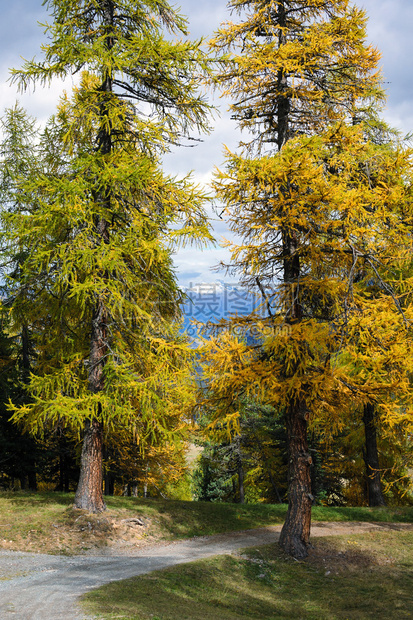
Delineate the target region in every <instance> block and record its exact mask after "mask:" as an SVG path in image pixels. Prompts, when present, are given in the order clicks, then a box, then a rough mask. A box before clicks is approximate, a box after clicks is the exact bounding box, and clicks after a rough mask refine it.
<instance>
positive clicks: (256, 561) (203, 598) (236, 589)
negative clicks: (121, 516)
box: [83, 531, 413, 620]
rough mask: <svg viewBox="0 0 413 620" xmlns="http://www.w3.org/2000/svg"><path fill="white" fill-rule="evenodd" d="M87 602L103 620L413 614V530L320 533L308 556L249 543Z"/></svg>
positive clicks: (354, 618)
mask: <svg viewBox="0 0 413 620" xmlns="http://www.w3.org/2000/svg"><path fill="white" fill-rule="evenodd" d="M83 604H84V606H85V610H86V611H87V612H88V613H93V614H96V615H97V617H99V618H104V619H105V620H109V619H110V620H115V619H121V618H122V619H123V620H149V619H151V620H216V619H217V618H219V619H220V620H242V619H243V618H250V619H254V618H257V619H258V618H260V619H263V618H266V620H283V619H285V620H291V619H292V618H294V620H336V619H337V620H339V619H340V620H361V619H369V618H371V619H372V620H389V618H397V619H398V620H403V619H408V618H409V619H410V618H412V609H413V533H412V532H395V531H392V532H386V533H381V532H380V533H376V532H374V533H371V534H367V535H363V536H351V537H349V536H345V537H344V536H341V537H334V538H328V539H327V538H326V539H319V540H317V541H316V543H315V549H314V551H313V552H312V554H311V556H310V558H308V559H307V560H306V561H304V562H298V561H296V560H293V559H292V558H290V557H288V556H286V555H284V554H283V553H282V552H281V551H280V550H279V548H278V547H277V546H276V545H271V546H266V547H261V548H258V549H248V550H245V552H244V553H243V554H242V556H240V557H237V556H221V557H215V558H212V559H208V560H202V561H198V562H193V563H190V564H185V565H181V566H178V567H175V568H171V569H167V570H163V571H157V572H154V573H151V574H148V575H144V576H142V577H136V578H133V579H128V580H126V581H121V582H115V583H111V584H108V585H105V586H103V587H101V588H99V589H98V590H95V591H93V592H90V593H88V594H87V595H85V596H84V597H83Z"/></svg>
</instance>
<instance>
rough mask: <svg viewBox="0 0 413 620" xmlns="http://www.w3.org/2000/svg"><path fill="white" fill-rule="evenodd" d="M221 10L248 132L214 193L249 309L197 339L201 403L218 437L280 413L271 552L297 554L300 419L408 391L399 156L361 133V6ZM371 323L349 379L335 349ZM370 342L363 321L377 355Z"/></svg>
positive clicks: (333, 423) (371, 70) (405, 226)
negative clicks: (251, 413)
mask: <svg viewBox="0 0 413 620" xmlns="http://www.w3.org/2000/svg"><path fill="white" fill-rule="evenodd" d="M229 6H230V8H231V9H232V11H233V13H234V14H236V15H238V16H240V19H239V20H238V21H234V22H228V23H225V24H224V25H223V26H222V27H221V29H220V30H219V31H218V32H217V33H216V36H215V38H214V39H213V41H212V43H211V45H212V48H214V49H215V50H216V51H217V53H220V54H222V53H223V52H224V53H226V56H225V61H223V62H222V65H221V69H220V70H219V71H218V72H217V73H216V75H215V80H216V82H217V84H218V85H219V86H220V87H221V88H222V90H223V92H224V94H225V95H226V96H227V97H229V98H230V99H231V101H232V103H231V106H230V108H231V111H232V112H233V116H234V118H235V119H236V120H237V121H238V124H239V126H240V128H241V129H242V130H243V131H244V136H245V135H246V132H247V131H248V132H250V135H251V138H250V140H247V139H246V138H245V137H244V142H243V143H241V145H240V152H239V153H231V152H229V151H227V156H226V157H227V165H226V170H224V171H218V172H217V175H216V179H215V189H216V192H217V196H218V198H219V199H221V200H222V201H223V203H224V204H225V205H226V210H227V214H228V218H229V223H230V227H231V230H232V231H233V232H234V233H235V235H236V236H237V237H238V238H239V239H240V241H239V242H234V243H232V244H229V245H230V248H231V252H232V260H231V264H230V266H229V269H231V270H232V271H233V272H234V273H237V274H239V276H240V280H241V282H242V283H243V284H244V285H245V286H246V287H249V288H255V289H256V290H258V291H260V292H261V294H262V296H263V306H262V308H261V311H260V312H256V313H252V314H251V315H249V316H247V317H245V318H240V317H237V318H234V319H233V320H232V321H231V322H230V323H229V324H227V325H226V327H227V328H228V329H227V331H224V332H223V333H221V335H218V336H217V337H216V338H214V339H212V340H211V342H210V343H208V344H207V345H206V347H205V350H204V361H205V366H204V368H205V377H206V386H207V400H208V401H209V403H208V404H209V407H210V408H211V406H212V408H213V409H215V419H214V420H213V422H212V427H215V428H216V429H220V430H219V432H221V431H222V428H223V427H226V428H227V429H228V431H229V432H231V429H236V427H237V420H238V417H239V403H240V402H242V400H243V399H245V398H246V397H247V398H252V399H255V400H256V401H257V402H263V403H266V404H268V405H271V406H273V407H274V408H275V409H276V410H277V411H279V412H282V413H283V415H284V420H285V425H286V431H287V440H288V450H289V493H288V502H289V505H288V514H287V518H286V521H285V524H284V527H283V530H282V533H281V537H280V544H281V547H282V548H283V549H284V550H285V551H286V552H288V553H290V554H291V555H293V556H294V557H296V558H302V557H305V556H306V555H307V553H308V545H309V535H310V521H311V505H312V501H313V496H312V493H311V480H310V467H311V456H310V453H309V450H308V444H307V429H308V425H309V424H312V423H314V422H316V421H320V420H322V421H323V422H322V423H324V424H325V425H328V426H329V429H333V428H334V427H337V426H339V425H340V412H341V411H343V408H344V407H346V406H348V405H349V403H354V402H357V403H360V402H361V403H367V402H370V401H371V400H373V401H374V400H375V398H376V397H377V394H379V393H380V394H382V393H383V392H384V391H386V390H387V391H389V390H391V389H393V395H394V394H396V393H397V394H399V393H400V391H399V392H398V391H397V390H398V388H400V389H402V388H406V387H407V385H408V382H407V371H408V368H409V359H410V357H411V356H409V354H408V351H409V347H410V344H411V341H410V340H409V339H410V318H411V317H410V315H411V312H410V311H409V310H408V308H407V309H406V310H405V311H404V313H403V312H402V305H404V307H406V304H407V306H408V303H409V295H410V293H411V286H412V282H411V280H410V279H407V280H406V281H403V282H401V281H400V277H399V274H400V269H401V268H402V265H405V264H406V261H407V262H408V261H410V256H411V249H412V248H411V235H410V231H411V223H412V206H411V187H410V179H411V172H412V170H411V153H410V152H409V150H408V149H405V148H403V147H402V146H401V145H398V144H396V143H391V144H386V145H382V144H377V143H376V142H375V141H374V140H370V139H369V132H370V133H371V127H370V126H371V124H372V123H374V122H376V121H375V112H374V110H375V109H377V107H378V105H379V104H380V103H381V101H382V100H383V93H382V91H381V89H380V75H379V73H378V71H377V63H378V60H379V54H378V52H377V51H376V50H375V49H374V48H372V47H371V46H369V45H367V43H366V33H365V24H366V18H365V14H364V13H363V11H361V10H360V9H358V8H356V7H354V6H352V5H350V3H349V2H348V1H347V0H315V1H314V2H311V3H309V2H306V1H304V0H232V1H231V2H230V4H229ZM221 58H222V57H221ZM372 287H374V288H375V292H374V295H373V294H372V292H371V289H372ZM401 298H403V304H402V303H401ZM372 315H375V316H380V317H381V319H380V324H382V319H384V318H385V320H387V321H388V322H390V321H394V320H396V318H397V322H398V325H399V326H400V332H399V337H398V338H395V339H394V341H393V340H392V339H391V338H389V341H388V342H386V344H385V347H386V353H384V352H383V355H382V356H381V358H380V355H378V357H377V365H376V367H375V374H369V375H368V376H366V373H364V377H361V375H360V373H358V372H354V371H355V368H356V365H355V363H354V359H349V357H351V355H350V354H349V357H348V358H346V356H345V355H344V354H343V351H344V350H345V348H346V347H347V346H350V348H351V347H353V354H352V355H353V356H356V357H357V355H361V353H360V352H361V349H360V347H358V345H357V337H358V335H359V332H358V327H357V322H358V321H359V322H363V321H364V320H367V321H370V318H371V316H372ZM366 317H367V318H366ZM235 324H236V325H237V327H238V331H239V329H240V328H242V327H243V328H244V330H245V332H246V334H251V331H252V329H254V331H255V334H256V337H255V343H253V344H250V343H249V342H250V339H248V338H247V339H244V340H242V339H237V338H234V337H232V336H231V328H232V327H233V326H234V325H235ZM223 327H225V325H223ZM375 337H378V336H377V334H375V332H374V327H373V328H372V330H371V331H369V338H371V342H375V346H379V345H377V342H376V341H375V340H374V339H375ZM387 346H388V349H387ZM385 355H387V361H388V368H390V367H391V369H392V370H390V372H386V364H385V361H384V357H385ZM379 358H380V359H379ZM402 361H404V367H402ZM410 365H411V364H410ZM406 398H407V397H406ZM386 406H387V412H388V415H389V417H391V416H392V415H394V416H395V418H396V417H398V416H403V415H405V414H406V409H403V408H402V407H400V405H399V403H398V401H397V398H395V397H393V398H392V399H391V398H389V399H388V402H387V405H386Z"/></svg>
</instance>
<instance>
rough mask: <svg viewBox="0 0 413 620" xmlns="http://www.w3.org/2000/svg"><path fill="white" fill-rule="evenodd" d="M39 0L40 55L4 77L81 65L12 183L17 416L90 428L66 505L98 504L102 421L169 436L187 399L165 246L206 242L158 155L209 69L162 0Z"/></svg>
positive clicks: (199, 198)
mask: <svg viewBox="0 0 413 620" xmlns="http://www.w3.org/2000/svg"><path fill="white" fill-rule="evenodd" d="M47 4H48V7H49V9H50V10H51V12H52V15H53V18H54V21H53V23H52V24H51V25H50V26H47V27H46V32H47V35H48V37H49V39H50V42H49V43H47V44H46V45H44V46H43V54H44V60H42V61H36V60H33V61H29V62H26V63H25V65H24V66H23V68H22V69H21V70H14V71H13V79H14V80H16V81H18V83H19V85H20V87H21V88H22V89H25V88H27V87H28V86H30V85H31V84H32V83H38V82H40V83H42V84H44V83H48V82H49V81H50V80H51V79H52V78H53V77H55V76H59V77H64V76H66V75H68V74H70V73H72V74H73V73H77V72H79V71H81V72H82V73H81V81H80V83H79V85H78V87H76V88H75V89H74V93H73V96H72V97H68V96H65V97H63V99H62V101H61V103H60V105H59V108H58V110H57V113H56V115H55V116H54V117H53V118H52V119H51V120H50V121H49V123H48V125H47V127H46V129H45V130H44V131H43V133H42V135H41V138H40V140H39V141H38V143H37V144H36V146H35V147H33V148H34V149H35V152H36V173H33V174H31V173H29V174H22V175H20V176H19V177H18V180H17V185H18V187H17V190H15V191H13V196H12V198H11V199H10V201H9V203H10V204H11V205H12V207H11V208H10V209H9V210H8V212H5V213H4V214H3V231H4V232H3V236H4V237H5V243H4V245H6V246H7V248H8V249H7V251H8V253H9V256H10V260H11V264H13V265H15V263H16V261H17V258H16V254H17V252H18V253H19V254H21V255H22V256H23V259H22V260H20V263H19V273H18V277H15V276H13V277H10V278H9V282H8V289H9V295H10V296H11V297H12V298H13V300H14V302H13V304H12V312H13V314H14V317H15V322H16V329H20V328H21V327H22V325H23V323H25V324H30V325H34V324H36V329H34V330H33V333H34V334H35V336H34V338H35V350H36V360H35V364H34V365H33V368H32V374H31V379H30V385H29V391H30V394H31V400H30V402H29V403H28V404H26V405H24V406H19V407H14V419H15V420H16V421H19V420H20V421H24V422H25V424H26V426H27V427H29V428H30V429H31V430H33V431H39V430H41V428H42V426H43V425H44V424H45V423H47V424H56V423H58V422H59V423H62V421H63V422H64V424H66V425H69V426H70V427H72V428H76V429H78V430H81V429H84V428H85V431H86V432H85V441H84V447H83V455H82V474H81V483H80V485H79V488H78V494H77V498H76V502H75V504H76V505H77V506H78V507H82V508H87V509H90V510H102V509H103V508H104V504H103V500H102V498H101V474H100V475H99V474H96V472H98V471H99V470H101V451H102V441H103V429H104V428H106V429H109V430H110V429H111V428H112V429H115V428H125V429H129V431H130V432H133V431H135V432H136V429H137V428H142V420H145V424H144V427H145V429H146V431H145V432H146V434H147V435H150V434H151V432H153V433H157V434H159V431H160V430H161V431H162V432H163V433H164V434H165V437H166V438H167V440H169V441H170V440H172V438H173V432H174V431H177V429H179V431H180V432H182V412H183V411H185V408H186V406H187V405H188V404H189V402H190V401H191V389H190V379H189V372H188V361H189V358H190V352H189V349H188V346H187V343H186V342H185V341H184V339H183V338H182V337H181V336H180V335H179V331H178V330H179V320H180V311H179V305H180V302H181V292H180V291H179V288H178V286H177V282H176V278H175V275H174V270H173V265H172V252H173V249H174V246H175V245H176V244H177V243H181V242H184V241H187V240H190V241H197V242H203V241H204V240H205V239H210V233H209V229H208V225H207V221H206V216H205V213H204V209H203V205H204V203H205V199H206V197H205V195H204V194H203V193H202V191H200V190H199V189H198V188H197V187H194V186H193V184H192V183H191V180H190V179H189V178H184V179H183V180H177V179H174V178H170V177H168V176H166V175H165V174H164V173H163V172H162V168H161V163H160V160H161V157H162V155H163V154H164V153H165V152H166V151H168V150H169V148H170V147H171V145H172V144H178V143H181V142H182V141H183V140H185V139H186V138H187V137H190V136H189V133H190V132H192V131H193V132H196V133H197V134H198V133H199V132H202V131H206V130H207V129H208V126H207V119H208V114H209V111H210V110H209V106H208V105H207V104H206V102H205V101H204V98H203V96H202V94H200V93H199V91H198V85H199V81H200V79H204V77H205V76H206V75H207V74H208V72H209V68H208V61H207V60H206V58H205V57H204V55H203V52H202V51H201V48H200V42H196V43H192V42H188V41H186V40H179V39H178V38H177V35H178V34H180V35H185V34H186V31H185V20H184V19H183V18H182V17H180V16H179V15H177V14H176V13H175V11H174V10H173V9H172V8H171V7H170V6H169V5H168V4H167V3H166V2H163V1H156V2H155V1H154V2H153V1H144V2H140V1H139V2H138V1H132V0H121V1H119V2H117V1H112V0H83V1H79V0H76V1H73V0H56V1H51V2H48V3H47ZM163 28H166V29H167V31H169V34H168V37H167V38H166V37H165V36H164V35H163V34H162V29H163ZM16 114H20V115H21V111H17V110H14V111H9V115H10V118H11V117H12V116H13V115H14V117H15V116H16ZM16 248H19V250H17V249H16ZM138 440H139V441H140V442H144V437H139V438H138ZM93 472H94V473H93ZM96 476H97V477H96ZM93 489H94V490H93ZM99 489H100V491H99Z"/></svg>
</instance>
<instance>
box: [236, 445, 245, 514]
mask: <svg viewBox="0 0 413 620" xmlns="http://www.w3.org/2000/svg"><path fill="white" fill-rule="evenodd" d="M236 462H237V474H238V501H239V503H240V504H245V489H244V477H245V476H244V467H243V465H242V452H241V437H239V436H238V437H237V439H236Z"/></svg>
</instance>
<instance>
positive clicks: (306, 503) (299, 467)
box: [280, 403, 313, 559]
mask: <svg viewBox="0 0 413 620" xmlns="http://www.w3.org/2000/svg"><path fill="white" fill-rule="evenodd" d="M286 423H287V441H288V512H287V518H286V520H285V523H284V525H283V528H282V531H281V535H280V546H281V548H282V549H283V550H284V551H286V552H287V553H289V554H290V555H292V556H293V557H295V558H297V559H300V558H305V557H307V555H308V546H309V540H310V525H311V505H312V500H313V497H312V495H311V476H310V466H311V456H310V454H309V451H308V442H307V411H306V407H305V405H304V403H300V404H297V405H295V406H292V407H291V408H290V411H289V412H288V414H287V420H286Z"/></svg>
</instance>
